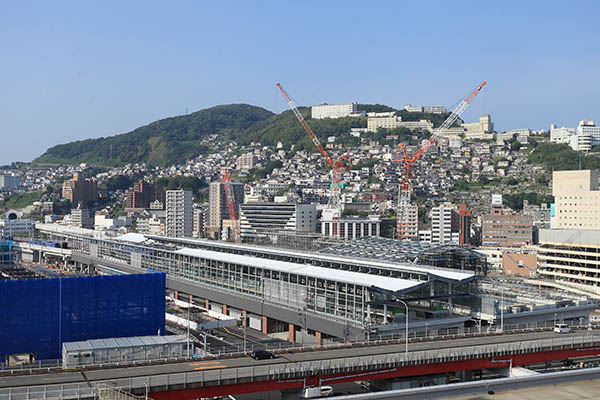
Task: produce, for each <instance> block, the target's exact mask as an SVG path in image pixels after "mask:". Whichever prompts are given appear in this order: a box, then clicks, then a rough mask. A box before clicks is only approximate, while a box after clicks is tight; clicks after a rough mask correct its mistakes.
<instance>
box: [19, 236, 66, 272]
mask: <svg viewBox="0 0 600 400" xmlns="http://www.w3.org/2000/svg"><path fill="white" fill-rule="evenodd" d="M42 243H43V242H40V244H34V243H27V242H21V241H15V242H14V249H15V250H18V251H19V252H20V253H21V259H22V260H23V261H25V262H43V263H45V262H46V261H48V259H49V258H50V257H53V258H57V259H60V260H61V261H62V262H63V263H64V265H65V266H66V264H67V262H68V261H70V260H71V256H72V255H73V250H71V249H63V248H60V247H52V246H45V245H43V244H42Z"/></svg>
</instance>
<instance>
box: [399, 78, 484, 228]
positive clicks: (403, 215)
mask: <svg viewBox="0 0 600 400" xmlns="http://www.w3.org/2000/svg"><path fill="white" fill-rule="evenodd" d="M485 84H486V82H485V81H483V82H481V83H480V84H479V86H477V87H476V88H475V89H474V90H473V91H472V92H471V93H469V95H468V96H467V97H465V98H464V99H463V100H462V101H461V102H460V103H459V104H458V105H457V106H456V108H455V109H454V110H453V111H452V113H451V114H450V116H449V117H448V118H447V119H446V120H445V121H444V122H443V123H442V124H441V125H440V126H439V127H438V128H437V129H436V130H435V131H434V132H433V134H432V135H431V137H430V138H429V139H428V140H427V141H426V142H425V143H424V144H423V145H422V146H421V147H420V148H419V150H417V151H416V152H415V154H413V155H410V154H408V151H407V149H406V147H405V146H404V145H403V144H400V150H401V152H402V155H401V157H402V158H400V159H398V160H394V161H397V162H401V163H402V166H403V170H404V171H403V172H404V173H403V175H402V182H401V184H400V190H399V193H398V207H397V209H396V216H397V219H398V224H397V230H396V235H397V238H398V239H406V238H407V237H408V232H407V226H408V222H409V219H410V214H411V213H412V214H413V216H414V213H415V206H413V205H412V204H411V194H412V189H413V188H412V170H413V166H414V165H415V164H416V162H417V161H418V160H419V159H420V158H421V156H422V155H423V154H424V153H425V152H427V150H429V148H430V147H431V146H432V145H433V144H434V143H436V142H437V140H438V139H439V138H440V137H441V136H442V134H443V133H444V132H446V131H447V130H448V129H449V128H450V127H451V126H452V125H453V124H454V123H455V122H456V121H457V120H458V118H459V117H460V115H461V114H462V113H463V112H464V111H465V110H466V109H467V108H468V107H469V105H471V102H472V101H473V99H474V98H475V96H477V95H478V94H479V92H480V91H481V89H482V88H483V86H485ZM417 217H418V216H417Z"/></svg>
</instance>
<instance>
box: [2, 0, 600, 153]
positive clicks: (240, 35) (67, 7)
mask: <svg viewBox="0 0 600 400" xmlns="http://www.w3.org/2000/svg"><path fill="white" fill-rule="evenodd" d="M598 15H600V2H598V1H573V2H566V1H560V2H559V1H502V2H491V1H490V2H484V1H463V2H460V1H458V2H448V1H428V2H414V1H413V2H400V1H389V2H372V3H371V2H352V1H296V2H292V1H277V2H276V1H273V2H267V1H264V2H249V1H239V2H238V1H214V2H208V1H177V2H153V1H127V2H123V1H114V2H112V1H102V2H96V3H95V4H92V2H81V1H72V2H67V1H64V2H63V1H58V2H47V1H39V2H34V1H22V2H11V3H9V2H4V3H3V4H1V5H0V49H2V58H1V62H0V88H1V93H2V95H1V96H0V133H1V135H2V143H3V146H2V148H1V150H0V164H4V163H9V162H11V161H16V160H23V161H30V160H31V159H33V158H34V157H36V156H38V155H40V154H42V153H43V152H44V151H45V150H46V148H48V147H50V146H52V145H55V144H59V143H65V142H69V141H72V140H77V139H85V138H92V137H100V136H111V135H115V134H119V133H124V132H128V131H130V130H132V129H134V128H136V127H138V126H140V125H144V124H147V123H149V122H152V121H154V120H156V119H159V118H164V117H168V116H173V115H179V114H183V113H185V110H186V107H187V108H188V109H189V110H190V112H191V111H196V110H199V109H202V108H207V107H211V106H214V105H217V104H229V103H250V104H254V105H258V106H262V107H265V108H267V109H270V110H272V111H278V112H281V111H282V110H284V109H285V107H286V106H285V103H284V102H283V99H282V98H281V97H280V96H281V95H280V94H279V93H278V92H277V91H276V88H275V83H276V82H281V83H282V84H283V85H284V87H285V88H286V89H287V90H288V91H289V92H290V94H291V95H292V96H293V97H294V98H295V99H296V100H297V101H298V102H299V103H301V104H303V105H310V104H319V103H323V102H327V103H336V102H346V101H358V102H362V103H383V104H388V105H392V106H396V107H401V106H403V105H404V104H406V103H412V104H443V105H447V106H451V105H453V104H455V103H456V102H457V101H458V100H460V98H461V97H462V96H464V95H465V94H466V93H468V92H469V91H470V90H471V89H472V88H474V87H475V86H477V84H478V83H479V82H480V81H482V80H487V81H488V85H487V86H486V88H485V91H484V92H482V94H481V95H480V96H479V97H478V98H477V99H476V101H475V103H474V104H473V105H472V106H471V108H470V109H469V110H468V111H467V112H466V113H465V114H464V119H466V120H474V119H476V118H477V116H478V115H479V114H481V113H484V112H487V113H490V114H491V115H492V120H493V121H494V122H495V124H496V128H497V129H498V130H508V129H513V128H523V127H529V128H532V129H540V128H545V129H547V128H548V127H549V125H550V124H551V123H557V124H559V125H566V126H573V127H574V126H575V125H576V124H577V122H578V121H579V120H581V119H584V118H588V119H594V120H597V122H598V123H600V97H599V95H598V93H599V90H600V73H599V71H600V62H599V61H600V51H599V50H600V26H599V25H598Z"/></svg>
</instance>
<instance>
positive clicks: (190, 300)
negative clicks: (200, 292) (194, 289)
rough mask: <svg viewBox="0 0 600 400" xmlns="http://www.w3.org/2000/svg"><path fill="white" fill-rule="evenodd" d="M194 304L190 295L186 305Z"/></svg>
mask: <svg viewBox="0 0 600 400" xmlns="http://www.w3.org/2000/svg"><path fill="white" fill-rule="evenodd" d="M193 302H194V300H193V299H192V295H191V294H190V297H189V298H188V303H190V304H192V303H193Z"/></svg>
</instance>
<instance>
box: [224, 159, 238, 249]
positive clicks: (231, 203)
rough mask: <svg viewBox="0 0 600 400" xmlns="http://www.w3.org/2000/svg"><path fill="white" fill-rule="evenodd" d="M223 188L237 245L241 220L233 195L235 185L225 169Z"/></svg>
mask: <svg viewBox="0 0 600 400" xmlns="http://www.w3.org/2000/svg"><path fill="white" fill-rule="evenodd" d="M221 182H223V187H224V189H225V198H226V199H227V207H228V208H229V219H230V220H231V227H232V230H233V241H234V242H235V243H239V242H240V219H239V216H238V215H237V211H236V204H235V196H234V193H233V185H232V184H231V173H229V172H227V171H226V170H225V169H223V178H221Z"/></svg>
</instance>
